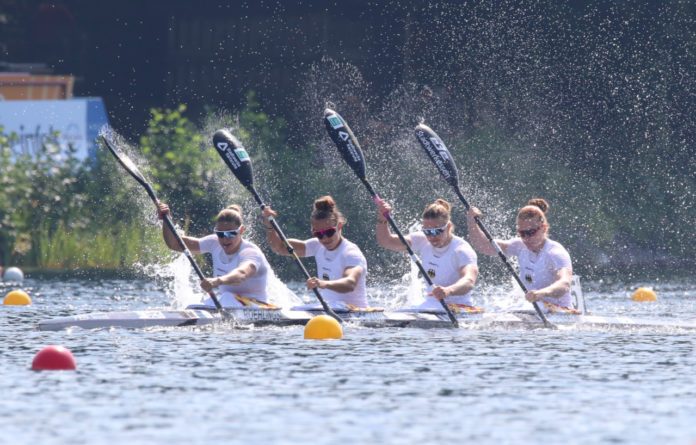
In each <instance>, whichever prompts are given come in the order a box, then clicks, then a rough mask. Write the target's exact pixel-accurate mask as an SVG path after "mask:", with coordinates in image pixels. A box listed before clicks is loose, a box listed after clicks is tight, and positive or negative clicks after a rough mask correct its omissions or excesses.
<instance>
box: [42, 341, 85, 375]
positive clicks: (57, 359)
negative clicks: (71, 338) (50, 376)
mask: <svg viewBox="0 0 696 445" xmlns="http://www.w3.org/2000/svg"><path fill="white" fill-rule="evenodd" d="M76 368H77V365H76V364H75V357H73V355H72V352H70V350H69V349H67V348H64V347H63V346H54V345H49V346H46V347H44V348H43V349H42V350H40V351H39V352H38V353H37V354H36V356H35V357H34V361H33V362H32V363H31V369H33V370H34V371H48V370H74V369H76Z"/></svg>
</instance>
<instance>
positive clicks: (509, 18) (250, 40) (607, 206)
mask: <svg viewBox="0 0 696 445" xmlns="http://www.w3.org/2000/svg"><path fill="white" fill-rule="evenodd" d="M0 14H1V17H0V20H2V27H1V28H0V49H1V53H0V60H1V61H2V65H1V66H0V68H1V69H4V70H7V71H12V70H18V68H21V70H27V69H28V70H31V71H35V72H42V71H43V72H52V73H56V74H73V75H74V76H76V77H77V82H76V85H75V94H76V95H78V96H101V97H103V98H104V100H105V102H106V106H107V110H108V112H109V116H110V120H111V123H112V125H114V126H115V127H116V128H117V129H119V131H120V132H122V133H123V134H124V135H126V136H127V137H129V138H135V137H137V135H139V134H141V133H142V131H143V129H144V127H145V125H146V122H147V119H148V117H149V109H150V108H151V107H162V106H171V107H173V106H176V105H178V104H180V103H185V104H187V105H188V109H189V112H190V113H191V114H192V115H193V116H197V117H200V118H201V119H202V118H203V117H204V116H205V115H206V114H208V113H209V112H210V111H211V110H220V109H225V110H238V109H239V108H240V107H242V106H243V104H244V102H245V97H246V94H247V93H248V92H249V91H254V92H256V94H257V98H258V100H259V103H260V104H261V108H262V109H263V110H264V111H265V112H267V113H269V114H270V115H271V116H273V117H276V118H284V119H286V120H287V122H288V124H289V125H288V128H289V133H288V135H287V145H288V147H289V148H288V149H292V150H297V151H298V152H299V153H302V150H304V149H307V147H313V148H312V149H313V150H316V149H317V147H319V146H320V145H321V144H322V143H325V139H324V140H321V138H322V137H324V138H325V135H323V134H322V131H323V130H322V129H321V127H320V124H319V118H320V116H321V110H322V108H323V106H324V103H325V101H327V100H331V101H333V102H334V103H335V104H336V106H337V107H338V109H339V110H340V111H341V113H342V114H343V115H344V117H346V118H347V119H348V121H349V122H351V124H352V126H353V127H354V128H353V129H354V130H355V131H356V133H357V134H360V135H364V139H363V145H366V146H368V147H371V146H374V147H378V148H379V149H380V150H383V151H384V152H385V153H386V154H388V155H389V156H392V157H393V156H397V155H400V153H401V152H402V150H403V147H402V146H401V145H399V143H398V140H399V139H400V138H402V133H403V132H402V131H401V130H402V129H406V131H409V130H408V129H409V128H412V126H413V125H414V124H415V123H416V122H417V121H418V119H419V118H420V117H424V118H426V119H427V121H428V122H429V123H430V124H431V126H433V128H436V129H437V130H438V133H439V134H440V136H442V137H443V139H444V140H445V141H447V142H448V144H450V148H451V149H452V150H453V153H454V154H455V157H459V159H460V162H462V159H463V157H464V156H465V154H460V153H464V151H465V150H466V151H467V152H466V155H467V156H468V157H467V158H466V159H467V160H466V161H465V162H463V163H464V164H465V168H464V172H463V174H464V176H466V177H468V176H469V175H470V176H471V179H467V178H465V183H466V184H465V185H468V186H469V189H470V190H472V191H473V192H472V193H473V197H474V201H473V202H475V203H480V206H481V207H482V208H486V209H491V210H492V209H496V210H497V209H501V212H504V213H506V214H507V213H509V214H512V212H513V210H512V209H513V208H514V207H517V206H519V205H521V204H523V203H524V202H523V199H526V198H524V197H531V196H530V194H543V196H544V197H547V198H550V200H551V201H552V202H553V204H552V205H555V208H559V207H561V208H563V209H565V210H564V212H565V213H561V215H559V218H558V219H557V221H558V222H559V224H558V226H557V227H556V228H554V230H555V231H556V233H557V234H558V235H559V238H560V239H565V240H567V242H568V243H569V244H570V245H571V247H573V248H574V249H575V252H579V253H580V256H581V257H582V255H583V254H582V253H581V252H595V253H596V252H602V253H607V254H609V255H610V256H611V260H610V262H611V263H612V264H615V265H621V264H643V265H644V266H646V267H648V268H654V267H660V266H665V265H668V266H669V267H675V268H686V269H687V270H692V268H693V265H694V262H693V261H694V260H693V248H692V247H691V240H693V239H694V236H695V235H696V232H695V231H694V223H696V210H695V206H694V197H695V195H694V193H695V190H696V185H695V179H694V178H695V176H696V160H695V158H696V156H695V153H696V150H695V149H694V143H695V142H696V122H695V118H694V116H696V70H694V66H696V63H695V62H696V22H695V17H696V4H695V3H694V2H688V1H676V0H675V1H664V2H637V1H626V2H609V1H606V2H605V1H573V2H556V1H531V0H530V1H518V2H511V1H509V2H485V1H433V2H421V1H400V2H374V1H359V0H345V1H341V2H331V1H296V2H282V1H230V2H221V1H211V0H199V1H195V2H192V1H177V0H174V1H167V2H165V1H147V2H140V1H120V2H88V1H77V0H75V1H67V0H66V1H60V2H46V1H35V0H26V1H12V0H2V1H0ZM26 64H29V65H26ZM365 141H367V143H365ZM383 147H386V148H383ZM364 148H365V147H364ZM313 153H314V152H312V151H311V150H310V151H309V155H308V156H311V155H312V154H313ZM315 154H316V153H314V155H315ZM304 155H307V154H304ZM370 156H371V155H370V154H369V152H368V158H369V157H370ZM403 173H404V171H403V170H401V171H399V172H398V174H400V175H401V176H402V177H404V175H403ZM397 176H398V175H397ZM475 177H476V178H477V179H473V178H475ZM390 179H393V178H390ZM395 181H396V180H392V182H395ZM405 190H407V189H401V190H398V189H397V190H395V191H394V192H393V193H394V194H400V195H403V192H404V191H405ZM426 192H427V190H426ZM431 194H432V193H431ZM311 195H312V196H315V195H316V193H312V194H311ZM503 195H505V196H507V197H508V201H505V202H501V201H500V200H499V199H496V198H494V197H493V196H503ZM419 199H420V198H419ZM306 201H307V202H311V198H310V197H309V196H308V197H307V199H306ZM420 204H421V202H420V201H419V202H418V205H414V209H419V208H422V206H421V205H420ZM417 211H418V210H413V211H412V212H411V213H413V215H417ZM508 216H509V215H508ZM508 220H509V218H508ZM509 222H510V221H506V222H505V223H504V224H503V226H505V227H507V226H509V225H510V224H508V223H509ZM600 244H601V245H600ZM585 259H586V260H587V261H588V262H597V261H598V258H597V257H596V256H594V257H593V256H592V255H590V254H588V255H587V256H586V257H585Z"/></svg>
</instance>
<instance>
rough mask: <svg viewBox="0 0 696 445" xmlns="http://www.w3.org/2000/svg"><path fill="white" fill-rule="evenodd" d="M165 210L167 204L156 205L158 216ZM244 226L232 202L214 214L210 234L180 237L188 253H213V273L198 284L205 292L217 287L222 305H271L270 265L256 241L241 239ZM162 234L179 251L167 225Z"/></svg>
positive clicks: (171, 247) (207, 301) (236, 207)
mask: <svg viewBox="0 0 696 445" xmlns="http://www.w3.org/2000/svg"><path fill="white" fill-rule="evenodd" d="M168 213H170V211H169V207H168V206H167V205H166V204H164V203H161V204H159V215H160V218H163V217H164V215H165V214H168ZM245 229H246V228H245V226H244V224H243V220H242V209H241V207H239V206H238V205H231V206H229V207H227V208H226V209H223V210H221V211H220V213H218V215H217V216H216V217H215V227H214V228H213V231H214V233H213V234H211V235H208V236H204V237H203V238H194V237H191V236H182V237H181V238H182V239H183V240H184V243H185V244H186V246H187V247H188V249H189V250H190V251H191V253H194V254H201V253H209V254H211V255H212V258H213V271H214V272H213V275H214V276H213V277H212V278H206V279H203V280H202V281H201V287H202V288H203V290H205V291H206V292H210V291H211V290H212V289H214V288H219V294H218V295H217V298H218V300H219V301H220V304H221V305H222V306H223V307H245V306H254V307H261V308H269V307H273V305H271V304H269V294H268V277H269V274H270V271H271V266H270V265H269V264H268V261H267V260H266V256H265V255H264V254H263V252H262V251H261V249H259V247H258V246H257V245H256V244H254V243H252V242H251V241H247V240H245V239H243V238H242V235H243V234H244V231H245ZM162 234H163V236H164V241H165V243H166V244H167V246H168V247H169V248H170V249H172V250H176V251H179V252H181V251H182V249H181V248H180V247H179V244H178V243H177V241H176V238H175V237H174V234H172V233H171V231H170V230H169V229H168V228H167V225H166V224H164V225H163V228H162ZM203 304H205V305H211V306H212V300H211V299H210V298H207V299H206V300H205V301H204V302H203Z"/></svg>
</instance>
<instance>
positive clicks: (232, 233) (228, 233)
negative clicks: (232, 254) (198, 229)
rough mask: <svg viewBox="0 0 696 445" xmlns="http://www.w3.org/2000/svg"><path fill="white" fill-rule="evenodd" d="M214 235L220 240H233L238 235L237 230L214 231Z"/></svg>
mask: <svg viewBox="0 0 696 445" xmlns="http://www.w3.org/2000/svg"><path fill="white" fill-rule="evenodd" d="M215 234H216V235H217V237H218V238H220V239H223V238H227V239H235V238H236V237H237V235H239V230H216V231H215Z"/></svg>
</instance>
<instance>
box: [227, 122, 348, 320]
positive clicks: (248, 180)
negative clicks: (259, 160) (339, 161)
mask: <svg viewBox="0 0 696 445" xmlns="http://www.w3.org/2000/svg"><path fill="white" fill-rule="evenodd" d="M213 145H215V148H216V149H217V151H218V154H219V155H220V157H221V158H222V160H223V161H225V164H227V166H228V167H229V169H230V170H231V171H232V173H233V174H234V176H235V177H236V178H237V179H238V180H239V182H241V183H242V185H243V186H244V187H246V189H247V190H249V192H250V193H251V194H252V196H253V197H254V199H255V200H256V202H257V203H258V204H259V206H260V207H261V210H263V209H264V208H265V207H266V204H264V202H263V200H262V199H261V196H259V194H258V193H257V192H256V189H255V188H254V173H253V171H252V168H251V159H250V158H249V154H248V153H247V152H246V150H245V149H244V146H243V145H242V143H241V142H239V140H238V139H237V138H236V137H234V136H233V135H232V133H230V132H229V131H228V130H218V131H216V132H215V134H214V135H213ZM268 221H269V222H270V223H271V226H273V230H275V232H276V233H277V234H278V237H280V239H281V240H282V241H283V243H284V244H285V248H286V249H287V250H288V253H289V254H290V255H291V256H292V257H293V258H294V260H295V262H296V263H297V265H298V266H300V269H302V272H303V273H304V275H305V277H306V278H307V279H309V278H311V277H312V276H311V275H310V274H309V272H307V269H306V268H305V266H304V264H302V260H300V257H298V256H297V253H295V249H294V248H293V247H292V246H291V245H290V243H289V242H288V239H287V237H286V236H285V234H284V233H283V231H282V230H281V229H280V226H279V225H278V223H277V222H276V220H275V218H273V217H270V218H268ZM312 290H313V291H314V295H316V297H317V300H319V303H321V306H322V307H323V308H324V312H326V313H327V314H329V315H330V316H332V317H333V318H335V319H336V320H337V321H338V322H339V323H343V320H342V319H341V317H339V316H338V315H337V314H336V312H334V310H333V309H331V307H330V306H329V305H328V304H326V301H325V300H324V298H322V296H321V294H320V293H319V290H318V289H316V288H314V289H312Z"/></svg>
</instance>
